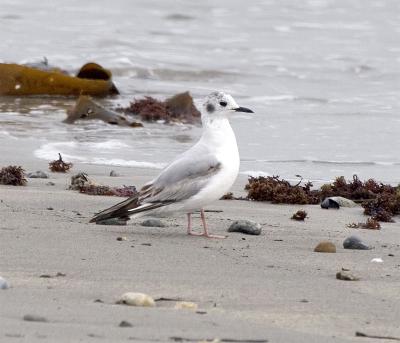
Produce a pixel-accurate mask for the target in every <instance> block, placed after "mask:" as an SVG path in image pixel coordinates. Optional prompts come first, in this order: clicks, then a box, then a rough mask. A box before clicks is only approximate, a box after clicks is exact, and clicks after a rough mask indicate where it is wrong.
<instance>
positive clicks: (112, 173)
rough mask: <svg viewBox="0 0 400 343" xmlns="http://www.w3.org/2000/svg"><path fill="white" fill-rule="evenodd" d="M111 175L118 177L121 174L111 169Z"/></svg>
mask: <svg viewBox="0 0 400 343" xmlns="http://www.w3.org/2000/svg"><path fill="white" fill-rule="evenodd" d="M110 176H112V177H117V176H119V174H118V173H117V172H116V171H115V170H111V171H110Z"/></svg>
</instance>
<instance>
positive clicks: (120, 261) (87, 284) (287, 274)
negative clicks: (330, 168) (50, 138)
mask: <svg viewBox="0 0 400 343" xmlns="http://www.w3.org/2000/svg"><path fill="white" fill-rule="evenodd" d="M9 161H12V157H11V156H5V157H3V158H2V161H1V164H2V165H5V164H6V163H9ZM26 165H27V166H29V171H34V170H37V169H41V170H46V163H44V162H43V161H37V160H32V159H31V160H29V161H28V162H27V163H26ZM112 169H114V170H116V171H117V173H119V174H120V175H121V176H120V177H110V176H108V175H109V172H110V170H111V168H110V167H108V166H107V167H103V166H95V165H79V164H76V165H75V166H74V171H73V172H72V173H69V174H54V173H50V179H29V180H28V181H29V182H28V185H27V186H26V187H11V186H0V199H1V200H2V202H1V203H0V216H1V219H2V221H1V224H0V235H1V239H0V251H1V259H0V272H1V273H0V275H1V276H2V277H4V278H5V279H7V280H8V281H9V282H10V284H11V285H12V287H11V288H10V289H8V290H5V291H0V303H1V306H0V317H1V320H0V323H1V324H0V332H1V334H0V341H8V340H11V339H12V340H13V341H15V342H18V341H24V340H26V339H28V340H29V341H30V342H32V341H46V340H47V341H55V340H56V341H59V342H64V341H65V342H67V341H77V340H82V341H92V340H99V341H101V340H103V341H113V342H116V341H127V340H128V339H129V340H133V341H140V342H148V341H161V342H167V341H173V339H172V338H171V337H180V338H181V339H189V340H193V341H198V340H202V339H214V338H220V339H242V340H244V341H246V340H247V341H248V340H251V339H253V340H268V341H269V342H322V341H323V342H330V341H332V342H353V341H354V342H358V341H360V338H357V337H355V332H356V331H361V332H365V333H368V334H375V335H382V336H400V329H399V326H398V318H399V316H400V313H399V308H400V304H399V301H400V300H399V297H398V284H399V281H400V277H399V269H400V267H399V266H400V260H399V256H400V247H399V245H398V242H399V235H400V234H399V232H400V231H399V224H398V223H393V224H387V223H383V225H382V226H383V227H382V229H381V230H380V231H372V230H355V229H349V228H346V224H348V223H350V222H361V221H365V218H366V217H365V216H364V215H363V214H362V209H361V208H342V209H340V210H338V211H337V210H322V209H321V208H320V207H319V206H288V205H271V204H267V203H256V202H248V201H235V200H233V201H229V200H224V201H218V202H216V203H215V204H213V205H210V206H209V207H208V209H210V210H217V211H222V212H211V213H208V220H209V225H210V230H211V231H212V232H213V233H216V234H224V233H226V230H227V228H228V227H229V225H230V224H231V223H232V222H233V221H234V220H236V219H249V220H254V221H256V222H259V223H261V224H262V227H263V231H262V234H261V235H260V236H249V235H243V234H239V233H229V234H228V238H227V239H225V240H208V239H204V238H199V237H188V236H187V235H186V234H185V224H186V223H185V216H184V215H181V216H177V217H174V218H166V219H163V221H164V222H165V223H166V224H167V227H165V228H148V227H143V226H140V222H141V220H140V219H139V220H137V221H131V222H129V223H128V225H127V226H100V225H93V224H90V225H89V224H88V223H87V222H88V219H89V218H90V217H91V216H92V214H93V213H94V212H96V211H98V210H100V209H103V208H105V207H107V206H109V205H111V204H114V203H116V202H117V201H119V200H120V198H116V197H102V196H88V195H84V194H79V193H78V192H75V191H70V190H66V188H67V186H68V183H69V179H70V176H71V175H72V174H73V173H75V172H77V171H79V170H82V171H86V172H87V173H88V174H89V175H90V177H91V178H92V179H94V180H95V181H96V182H99V183H102V184H107V185H116V186H117V185H118V186H121V185H132V184H133V185H137V186H140V185H142V184H143V183H144V182H146V181H148V180H150V179H151V178H152V176H154V175H155V174H156V173H157V171H155V170H146V169H135V168H112ZM49 181H52V182H54V183H55V185H54V186H48V185H46V183H47V182H49ZM245 181H246V179H245V178H244V177H243V176H240V177H239V179H238V181H237V182H236V184H235V185H234V188H233V192H234V193H235V195H241V194H242V195H243V194H244V193H241V192H243V191H242V189H243V186H244V184H245ZM49 207H51V208H53V209H52V210H50V209H48V208H49ZM301 208H302V209H305V210H306V211H307V212H308V215H309V218H308V219H306V222H304V223H302V222H296V221H293V220H290V217H291V215H292V214H293V213H294V212H295V211H297V210H298V209H301ZM78 213H79V214H78ZM194 224H195V227H196V228H200V219H199V218H198V216H195V219H194ZM350 235H357V236H359V237H361V238H362V239H363V240H364V241H365V242H367V243H368V244H370V245H373V246H374V247H375V249H373V250H368V251H357V250H344V249H343V248H342V242H343V240H344V239H345V238H346V237H348V236H350ZM117 237H126V239H127V240H126V241H117ZM322 240H330V241H332V242H333V243H335V244H336V247H337V253H336V254H322V253H315V252H313V249H314V247H315V246H316V245H317V243H318V242H320V241H322ZM389 254H392V255H394V256H388V255H389ZM374 257H381V258H382V259H383V261H384V262H383V263H371V262H370V261H371V259H372V258H374ZM342 267H345V268H349V269H350V270H351V271H352V272H353V273H354V274H356V275H357V276H359V277H360V278H361V281H357V282H345V281H340V280H336V279H335V274H336V272H337V271H339V270H340V269H341V268H342ZM57 273H63V274H66V276H61V277H52V278H43V277H42V278H41V277H40V276H41V275H43V274H48V275H51V276H54V275H56V274H57ZM127 291H138V292H144V293H147V294H149V295H151V296H153V297H155V298H160V297H165V298H180V299H182V300H188V301H193V302H195V303H197V304H198V306H199V310H200V313H196V312H194V311H189V310H175V309H174V308H173V307H174V304H175V303H174V302H159V303H158V304H157V305H158V306H157V307H156V308H135V307H129V306H124V305H116V304H115V301H116V300H117V299H118V297H119V296H120V295H122V294H123V293H124V292H127ZM96 299H101V300H102V301H103V303H101V302H95V300H96ZM204 312H205V313H204ZM26 314H34V315H40V316H44V317H45V318H46V319H47V321H48V322H47V323H36V322H27V321H23V316H24V315H26ZM122 320H126V321H129V322H130V323H131V324H132V325H133V327H132V328H120V327H118V324H119V323H120V322H121V321H122ZM11 337H12V338H11Z"/></svg>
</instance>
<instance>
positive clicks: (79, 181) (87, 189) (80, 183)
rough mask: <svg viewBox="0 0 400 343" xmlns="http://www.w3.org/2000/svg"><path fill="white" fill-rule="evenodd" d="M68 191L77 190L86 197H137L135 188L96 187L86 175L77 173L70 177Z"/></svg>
mask: <svg viewBox="0 0 400 343" xmlns="http://www.w3.org/2000/svg"><path fill="white" fill-rule="evenodd" d="M69 189H72V190H77V191H79V192H80V193H84V194H88V195H105V196H117V197H132V196H136V195H138V192H137V190H136V187H135V186H123V187H110V186H103V185H97V184H95V183H94V182H92V181H91V180H90V179H89V177H88V175H87V174H86V173H78V174H76V175H73V176H72V177H71V185H70V186H69Z"/></svg>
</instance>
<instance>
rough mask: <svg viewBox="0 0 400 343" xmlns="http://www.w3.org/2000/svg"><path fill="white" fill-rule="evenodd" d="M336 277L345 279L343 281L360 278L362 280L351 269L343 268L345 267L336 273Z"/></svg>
mask: <svg viewBox="0 0 400 343" xmlns="http://www.w3.org/2000/svg"><path fill="white" fill-rule="evenodd" d="M336 279H338V280H343V281H358V280H360V278H358V277H357V276H354V275H353V274H351V273H350V271H348V270H343V269H342V270H341V271H339V272H337V273H336Z"/></svg>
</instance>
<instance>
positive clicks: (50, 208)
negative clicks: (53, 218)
mask: <svg viewBox="0 0 400 343" xmlns="http://www.w3.org/2000/svg"><path fill="white" fill-rule="evenodd" d="M46 210H49V211H53V210H54V208H53V207H47V208H46Z"/></svg>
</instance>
